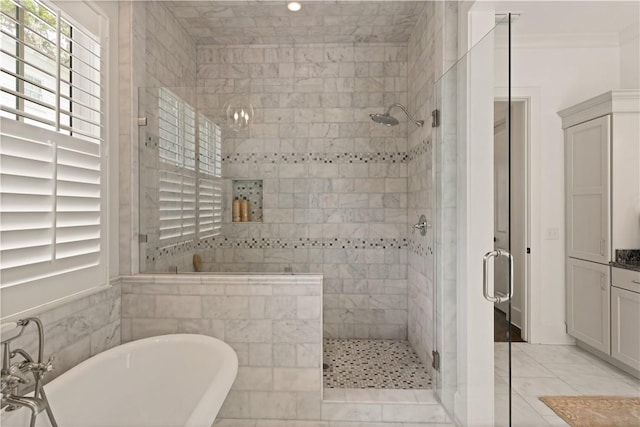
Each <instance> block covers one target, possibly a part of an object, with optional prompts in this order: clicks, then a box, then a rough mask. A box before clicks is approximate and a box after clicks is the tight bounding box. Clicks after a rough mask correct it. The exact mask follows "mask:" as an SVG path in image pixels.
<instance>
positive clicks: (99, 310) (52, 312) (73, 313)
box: [11, 279, 120, 382]
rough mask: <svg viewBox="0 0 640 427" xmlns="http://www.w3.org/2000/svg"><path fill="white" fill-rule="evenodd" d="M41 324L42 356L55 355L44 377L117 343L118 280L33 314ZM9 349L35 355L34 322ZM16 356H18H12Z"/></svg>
mask: <svg viewBox="0 0 640 427" xmlns="http://www.w3.org/2000/svg"><path fill="white" fill-rule="evenodd" d="M34 317H38V318H39V319H40V320H41V321H42V323H43V326H44V338H45V341H44V343H45V346H44V359H45V361H47V360H48V359H49V357H50V356H55V360H54V363H53V366H54V370H53V371H52V372H50V373H48V374H47V375H46V377H45V381H46V382H49V381H51V380H52V379H54V378H55V377H57V376H59V375H61V374H63V373H65V372H66V371H68V370H69V369H71V368H73V367H74V366H76V365H77V364H79V363H81V362H83V361H85V360H86V359H88V358H89V357H91V356H95V355H96V354H98V353H101V352H103V351H105V350H108V349H109V348H111V347H115V346H117V345H119V344H120V281H119V279H113V280H112V281H111V287H109V288H108V289H106V290H103V291H100V292H98V293H96V294H93V295H89V296H86V297H83V298H81V299H78V300H75V301H72V302H69V303H67V304H64V305H61V306H59V307H56V308H53V309H49V310H46V311H43V312H41V313H38V314H35V315H34ZM11 348H12V349H14V350H15V349H17V348H23V349H25V350H27V352H28V353H29V354H30V355H31V356H32V357H34V358H35V357H37V355H38V337H37V333H36V327H35V325H29V326H28V327H27V329H26V330H25V333H24V335H23V336H21V337H20V338H18V339H16V340H15V341H12V343H11ZM14 360H18V359H14Z"/></svg>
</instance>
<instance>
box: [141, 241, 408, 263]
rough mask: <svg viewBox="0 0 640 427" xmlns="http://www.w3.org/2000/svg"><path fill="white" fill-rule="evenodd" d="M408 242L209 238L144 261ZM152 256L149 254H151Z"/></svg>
mask: <svg viewBox="0 0 640 427" xmlns="http://www.w3.org/2000/svg"><path fill="white" fill-rule="evenodd" d="M408 244H409V241H408V240H407V239H392V238H387V239H384V238H377V239H336V238H334V239H310V238H300V239H270V238H259V239H256V238H248V239H230V238H226V237H212V238H208V239H204V240H201V241H199V242H185V243H180V244H177V245H174V246H171V247H167V248H155V250H154V251H147V260H155V258H156V257H161V256H168V255H177V254H180V253H184V252H189V251H195V250H202V249H403V248H407V247H408ZM150 252H152V253H150Z"/></svg>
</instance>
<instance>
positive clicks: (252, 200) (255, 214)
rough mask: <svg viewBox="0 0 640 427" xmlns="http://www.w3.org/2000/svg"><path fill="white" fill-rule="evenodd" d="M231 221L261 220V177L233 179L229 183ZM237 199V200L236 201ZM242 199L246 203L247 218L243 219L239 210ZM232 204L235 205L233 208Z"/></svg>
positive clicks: (240, 209)
mask: <svg viewBox="0 0 640 427" xmlns="http://www.w3.org/2000/svg"><path fill="white" fill-rule="evenodd" d="M231 195H232V209H231V221H232V222H262V221H263V214H262V212H263V211H262V204H263V185H262V180H261V179H234V180H232V184H231ZM236 201H238V202H239V203H238V202H236ZM244 201H246V203H247V205H248V206H247V208H248V218H247V220H244V218H243V217H242V215H241V214H240V212H241V211H242V208H241V206H239V205H241V204H242V203H243V202H244ZM233 206H236V207H235V208H233Z"/></svg>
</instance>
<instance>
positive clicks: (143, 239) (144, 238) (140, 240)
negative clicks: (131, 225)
mask: <svg viewBox="0 0 640 427" xmlns="http://www.w3.org/2000/svg"><path fill="white" fill-rule="evenodd" d="M148 240H149V239H148V237H147V235H146V234H138V243H147V241H148Z"/></svg>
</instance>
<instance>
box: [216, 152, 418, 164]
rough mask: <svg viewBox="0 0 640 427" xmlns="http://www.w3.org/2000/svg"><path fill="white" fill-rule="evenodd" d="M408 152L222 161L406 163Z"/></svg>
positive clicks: (237, 156) (239, 156) (244, 156)
mask: <svg viewBox="0 0 640 427" xmlns="http://www.w3.org/2000/svg"><path fill="white" fill-rule="evenodd" d="M407 161H408V156H407V153H402V152H395V153H233V154H226V155H223V156H222V163H227V164H230V163H234V164H235V163H239V164H246V163H255V164H257V163H273V164H276V163H278V164H280V163H285V164H296V163H328V164H349V163H406V162H407Z"/></svg>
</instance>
